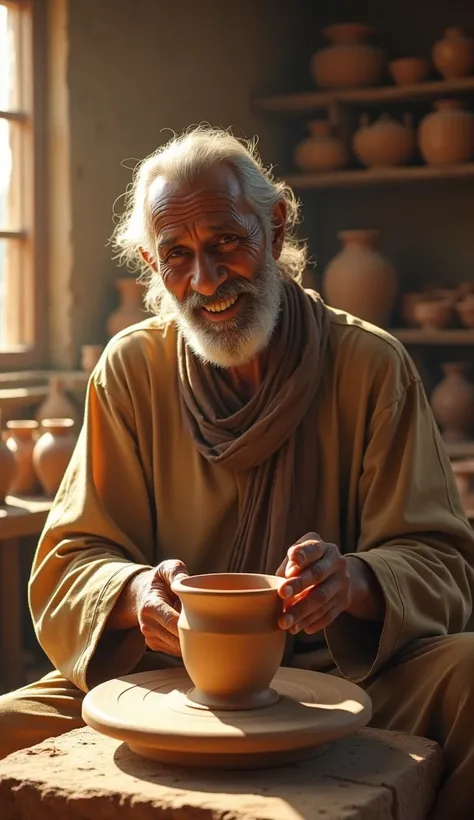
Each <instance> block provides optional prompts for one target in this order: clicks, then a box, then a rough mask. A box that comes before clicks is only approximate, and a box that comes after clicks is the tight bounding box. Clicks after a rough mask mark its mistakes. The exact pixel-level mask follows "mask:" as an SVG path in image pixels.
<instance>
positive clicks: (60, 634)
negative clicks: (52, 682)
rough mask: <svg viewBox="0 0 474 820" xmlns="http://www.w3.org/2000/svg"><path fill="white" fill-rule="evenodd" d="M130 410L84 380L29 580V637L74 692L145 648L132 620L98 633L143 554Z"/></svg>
mask: <svg viewBox="0 0 474 820" xmlns="http://www.w3.org/2000/svg"><path fill="white" fill-rule="evenodd" d="M132 413H133V409H130V407H127V406H126V403H125V402H121V401H120V400H117V399H116V398H113V397H112V396H111V395H110V393H109V392H108V390H107V389H106V387H104V385H103V384H102V383H100V382H99V381H97V380H94V378H93V379H92V380H91V382H90V384H89V387H88V394H87V399H86V408H85V418H84V425H83V428H82V431H81V433H80V436H79V439H78V442H77V446H76V449H75V452H74V454H73V456H72V459H71V462H70V464H69V467H68V469H67V471H66V474H65V477H64V480H63V482H62V485H61V487H60V490H59V492H58V495H57V497H56V499H55V502H54V505H53V508H52V510H51V513H50V515H49V518H48V521H47V523H46V526H45V529H44V532H43V534H42V536H41V538H40V542H39V545H38V549H37V552H36V555H35V558H34V563H33V568H32V574H31V579H30V585H29V603H30V609H31V613H32V617H33V623H34V626H35V630H36V635H37V638H38V640H39V643H40V644H41V646H42V647H43V649H44V651H45V652H46V654H47V655H48V657H49V659H50V660H51V662H52V663H53V664H54V666H55V667H56V668H57V669H58V670H59V671H60V672H61V674H63V675H64V676H65V677H66V678H67V679H68V680H70V681H72V682H73V683H74V684H75V685H76V686H78V687H79V688H80V689H82V690H83V691H87V689H88V688H89V687H90V685H93V684H95V683H97V682H98V681H99V680H103V679H105V678H110V677H115V676H117V675H120V674H126V673H128V672H130V671H131V670H132V669H133V668H134V667H135V666H136V664H137V663H138V661H139V659H140V657H141V656H142V654H143V653H144V651H145V644H144V640H143V638H142V636H141V633H140V631H139V630H138V628H137V629H131V630H124V631H117V632H111V633H110V635H104V628H105V626H106V622H107V619H108V616H109V614H110V612H111V611H112V608H113V607H114V605H115V603H116V601H117V599H118V597H119V595H120V593H121V591H122V589H123V587H124V586H125V584H127V583H128V581H129V580H130V579H131V578H132V576H134V575H136V574H137V573H139V572H142V571H143V570H144V569H147V568H148V567H149V566H150V561H151V560H152V557H153V548H154V540H155V538H154V526H153V514H152V507H151V503H150V492H149V490H148V488H147V482H146V480H145V476H144V472H143V469H142V465H141V460H140V456H139V448H138V444H137V440H136V434H135V426H134V420H133V416H132ZM92 660H93V668H94V673H93V678H94V680H93V681H91V680H90V675H89V671H90V670H91V668H92V666H91V662H92Z"/></svg>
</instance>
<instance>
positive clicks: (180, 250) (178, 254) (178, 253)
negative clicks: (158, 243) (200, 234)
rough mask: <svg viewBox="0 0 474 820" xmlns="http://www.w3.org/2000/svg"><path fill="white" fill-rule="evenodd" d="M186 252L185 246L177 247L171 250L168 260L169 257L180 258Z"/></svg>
mask: <svg viewBox="0 0 474 820" xmlns="http://www.w3.org/2000/svg"><path fill="white" fill-rule="evenodd" d="M184 254H185V250H184V248H175V249H174V250H172V251H171V253H169V254H168V256H167V257H166V260H167V261H168V259H179V258H180V257H181V256H184Z"/></svg>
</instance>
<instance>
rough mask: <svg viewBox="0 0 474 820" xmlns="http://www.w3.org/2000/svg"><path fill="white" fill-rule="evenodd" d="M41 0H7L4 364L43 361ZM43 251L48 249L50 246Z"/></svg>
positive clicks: (0, 317)
mask: <svg viewBox="0 0 474 820" xmlns="http://www.w3.org/2000/svg"><path fill="white" fill-rule="evenodd" d="M42 8H43V3H42V2H41V0H5V2H2V0H0V369H1V370H5V369H16V368H21V367H26V366H28V367H31V366H33V365H38V364H40V363H41V361H42V357H43V350H44V335H45V334H44V321H45V303H44V302H43V301H42V293H43V292H44V289H45V288H44V287H41V282H40V279H41V270H42V267H43V264H42V252H41V244H42V241H44V239H43V237H44V233H45V231H44V226H42V225H41V224H40V210H41V209H40V208H39V207H38V200H39V192H40V188H41V187H42V186H41V184H40V178H41V173H40V171H41V164H42V163H41V162H40V145H39V142H40V132H41V128H40V103H41V99H40V98H41V96H43V95H42V90H43V89H42V87H41V70H40V69H41V66H40V61H39V59H38V58H39V52H40V43H41V39H42V31H40V27H41V25H40V24H41V19H40V14H41V10H42ZM43 255H44V253H43Z"/></svg>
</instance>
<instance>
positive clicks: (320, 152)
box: [294, 100, 474, 173]
mask: <svg viewBox="0 0 474 820" xmlns="http://www.w3.org/2000/svg"><path fill="white" fill-rule="evenodd" d="M434 108H435V111H434V112H432V113H430V114H427V115H426V116H425V117H424V118H423V119H422V121H421V122H420V124H419V126H418V129H417V132H415V130H414V128H413V127H412V124H411V117H410V115H408V114H406V115H405V116H404V121H403V122H399V121H398V120H395V119H393V118H392V117H390V116H389V115H388V114H383V115H382V116H381V117H380V118H379V119H378V120H377V121H376V122H374V123H370V122H369V118H368V115H367V114H363V115H362V117H361V119H360V127H359V129H358V130H357V131H356V132H355V134H354V136H353V140H352V147H353V150H354V154H355V155H356V157H357V158H358V159H359V160H360V162H362V164H363V165H366V166H367V167H368V168H390V167H394V166H397V165H404V164H405V163H407V162H410V161H411V160H412V159H413V158H414V156H415V152H416V147H417V144H418V147H419V150H420V153H421V156H422V158H423V160H424V161H425V162H426V163H427V164H428V165H452V164H456V163H460V162H467V161H468V160H470V159H472V158H473V157H474V114H473V113H472V112H471V111H466V110H465V109H464V107H463V103H462V102H461V101H460V100H437V101H436V102H435V103H434ZM308 129H309V131H310V136H309V137H306V139H304V140H302V141H301V142H300V143H298V145H297V146H296V149H295V153H294V160H295V163H296V165H298V167H299V168H301V170H302V171H305V172H307V173H318V172H322V171H334V170H337V169H339V168H344V167H345V166H346V165H347V164H348V162H349V159H350V156H349V152H348V150H346V147H345V144H344V142H343V140H342V139H340V138H339V137H338V136H336V135H335V134H333V133H332V129H331V126H330V124H329V122H326V121H324V120H312V121H310V122H309V123H308Z"/></svg>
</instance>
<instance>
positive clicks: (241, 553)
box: [0, 129, 474, 820]
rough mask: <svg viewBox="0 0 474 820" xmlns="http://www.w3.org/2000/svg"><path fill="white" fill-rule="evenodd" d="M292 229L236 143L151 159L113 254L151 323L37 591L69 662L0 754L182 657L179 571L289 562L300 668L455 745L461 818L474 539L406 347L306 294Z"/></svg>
mask: <svg viewBox="0 0 474 820" xmlns="http://www.w3.org/2000/svg"><path fill="white" fill-rule="evenodd" d="M297 218H298V208H297V203H296V201H295V198H294V196H293V194H292V192H291V191H290V190H289V189H288V188H287V187H286V186H284V185H283V184H281V183H277V182H275V181H274V180H273V179H272V177H271V176H270V174H269V173H268V172H267V171H266V170H265V169H264V168H263V167H262V165H261V163H260V161H259V159H258V158H257V157H256V155H255V153H254V152H253V150H252V148H251V147H245V146H244V145H243V144H241V143H240V142H239V141H237V140H235V139H234V138H233V137H231V136H230V135H229V134H227V133H225V132H220V131H217V130H212V129H197V130H194V131H191V132H188V133H187V134H185V135H184V136H182V137H180V138H178V139H174V140H172V141H171V143H170V144H168V145H167V146H165V147H164V148H162V149H160V150H159V151H158V152H157V153H155V154H154V155H153V156H151V157H149V158H148V159H147V160H145V161H144V162H143V163H142V164H141V166H140V167H139V168H138V170H137V173H136V176H135V182H134V185H133V188H132V190H131V191H130V193H129V200H128V209H127V210H126V212H125V215H124V217H123V219H122V221H121V223H120V225H119V226H118V228H117V231H116V235H115V241H116V246H117V248H118V249H119V252H120V254H121V255H122V257H123V259H125V260H127V261H132V262H135V263H136V262H139V263H140V264H142V265H143V266H144V268H145V269H146V271H147V277H148V290H147V304H148V307H149V308H151V310H152V311H153V313H154V314H155V317H154V318H153V319H149V320H146V321H144V322H143V323H141V324H139V325H136V326H134V327H132V328H129V329H128V330H126V331H124V332H122V333H121V334H119V335H118V336H117V337H116V338H114V339H113V340H112V341H111V342H110V344H109V345H108V347H107V350H106V352H105V354H104V356H103V357H102V360H101V362H100V363H99V365H98V366H97V368H96V370H95V372H94V373H93V375H92V377H91V380H90V384H89V388H88V395H87V402H86V411H85V420H84V426H83V430H82V432H81V435H80V438H79V442H78V446H77V448H76V452H75V454H74V456H73V458H72V461H71V464H70V466H69V469H68V472H67V474H66V477H65V479H64V481H63V484H62V486H61V489H60V491H59V493H58V496H57V498H56V501H55V504H54V507H53V510H52V512H51V515H50V517H49V520H48V523H47V526H46V529H45V531H44V533H43V535H42V537H41V541H40V544H39V547H38V551H37V554H36V557H35V561H34V566H33V570H32V576H31V583H30V605H31V611H32V614H33V619H34V623H35V626H36V631H37V635H38V639H39V641H40V643H41V645H42V646H43V647H44V649H45V652H46V653H47V655H48V656H49V658H50V659H51V661H52V663H53V664H54V667H55V669H56V670H57V671H54V672H52V673H51V674H49V675H47V676H46V677H45V678H43V679H42V680H41V681H39V682H37V683H34V684H32V685H30V686H27V687H25V688H24V689H22V690H20V691H18V692H13V693H11V694H9V695H5V696H3V698H1V699H0V755H6V754H8V753H9V752H11V751H13V750H15V749H18V748H21V747H25V746H27V745H31V744H33V743H36V742H38V741H40V740H42V739H43V738H46V737H48V736H52V735H58V734H60V733H61V732H66V731H68V730H69V729H72V728H74V727H77V726H80V725H81V701H82V698H83V693H84V692H85V691H87V690H88V688H89V687H91V686H93V685H94V684H96V683H98V682H99V681H102V680H104V679H106V678H111V677H114V676H117V675H122V674H125V673H129V672H132V671H133V670H139V669H144V668H150V667H155V668H157V667H163V666H166V665H170V664H173V663H174V664H176V663H179V662H180V661H179V643H178V638H177V628H176V622H177V612H176V601H175V600H174V598H173V595H172V593H171V591H170V584H171V581H172V580H173V578H175V577H176V576H177V575H179V574H181V573H187V572H191V573H199V572H211V571H227V570H228V571H237V572H238V571H262V572H263V571H264V572H270V573H275V572H279V573H280V574H281V575H283V576H285V578H286V580H285V582H284V583H283V585H282V591H281V594H282V597H283V598H284V599H285V600H286V602H287V604H288V606H287V608H286V612H285V614H284V615H282V620H281V626H282V628H283V629H286V630H288V652H287V658H286V662H287V663H291V664H293V665H295V666H300V667H305V668H310V669H317V670H321V671H328V672H329V671H331V672H333V673H336V674H340V675H344V676H346V677H348V678H350V679H352V680H354V681H357V682H358V683H359V684H361V685H362V686H363V687H364V688H365V689H366V690H367V691H368V692H369V694H370V696H371V697H372V700H373V706H374V720H373V722H374V725H376V726H380V727H386V728H389V729H396V730H401V731H405V732H412V733H416V734H419V735H426V736H428V737H430V738H433V739H434V740H436V741H438V742H439V743H441V744H442V745H443V747H444V753H445V763H446V771H445V780H444V783H443V786H442V789H441V791H440V794H439V798H438V802H437V808H436V814H435V816H436V818H437V819H438V820H441V818H444V819H445V818H447V817H449V818H450V820H468V818H469V819H470V818H472V811H473V808H472V807H473V805H474V732H473V726H474V637H473V635H472V634H470V633H467V632H465V629H466V626H467V625H468V621H469V618H470V616H471V607H472V594H473V587H474V569H473V567H474V539H473V533H472V531H471V529H470V527H469V524H468V522H467V520H466V518H465V516H464V513H463V511H462V509H461V505H460V501H459V498H458V495H457V492H456V489H455V486H454V483H453V478H452V474H451V471H450V466H449V462H448V460H447V458H446V455H445V452H444V449H443V446H442V443H441V441H440V437H439V435H438V431H437V429H436V426H435V424H434V422H433V419H432V416H431V412H430V408H429V405H428V402H427V399H426V396H425V393H424V391H423V388H422V385H421V383H420V379H419V376H418V374H417V372H416V370H415V368H414V366H413V364H412V362H411V361H410V359H409V357H408V356H407V355H406V353H405V351H404V350H403V348H402V347H401V346H400V345H399V344H398V343H397V342H396V341H395V340H394V339H393V338H392V337H391V336H389V335H388V334H387V333H385V332H383V331H382V330H379V329H378V328H375V327H371V326H368V325H366V324H364V323H363V322H361V321H360V320H358V319H357V318H354V317H352V316H348V315H347V314H345V313H342V312H340V311H336V310H330V309H329V308H327V307H326V306H325V305H324V304H323V303H322V301H321V300H320V299H319V297H318V295H317V294H316V293H313V292H311V291H305V290H304V289H303V288H302V287H301V285H300V284H299V282H300V279H301V273H302V269H303V267H304V264H305V254H304V248H302V247H300V246H299V245H298V243H297V242H296V240H295V238H294V227H295V224H296V222H297ZM302 592H305V594H304V595H303V596H301V594H300V593H302Z"/></svg>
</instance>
